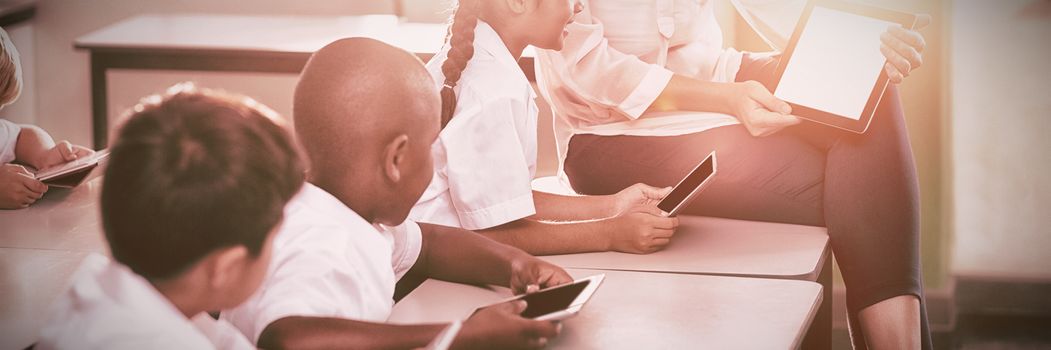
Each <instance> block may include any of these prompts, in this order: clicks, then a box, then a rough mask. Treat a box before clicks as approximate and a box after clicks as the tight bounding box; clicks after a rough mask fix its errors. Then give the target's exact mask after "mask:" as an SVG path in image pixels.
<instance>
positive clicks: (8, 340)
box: [0, 248, 88, 349]
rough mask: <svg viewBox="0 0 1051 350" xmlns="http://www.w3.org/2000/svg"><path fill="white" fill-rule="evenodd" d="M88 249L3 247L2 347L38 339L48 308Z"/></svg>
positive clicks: (0, 261)
mask: <svg viewBox="0 0 1051 350" xmlns="http://www.w3.org/2000/svg"><path fill="white" fill-rule="evenodd" d="M87 255H88V253H84V252H68V251H56V250H38V249H12V248H0V349H24V348H25V347H27V346H29V345H30V344H33V343H34V342H36V339H37V336H38V335H39V333H40V328H41V327H43V326H44V322H46V321H47V317H48V308H49V307H50V305H51V303H53V302H54V301H55V299H56V298H57V297H58V296H59V294H61V293H62V292H64V291H65V290H66V288H68V287H69V284H70V283H71V279H72V277H73V273H74V272H76V270H77V268H78V267H79V266H80V262H81V261H83V260H84V257H86V256H87Z"/></svg>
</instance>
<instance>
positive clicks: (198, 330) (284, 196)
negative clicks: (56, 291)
mask: <svg viewBox="0 0 1051 350" xmlns="http://www.w3.org/2000/svg"><path fill="white" fill-rule="evenodd" d="M176 89H177V90H178V91H175V92H173V93H172V94H170V95H168V96H166V97H163V98H161V97H159V96H157V97H153V98H151V99H147V100H144V101H148V102H144V103H143V104H140V105H139V106H136V107H135V108H134V109H133V111H134V113H132V115H131V116H130V117H129V118H128V120H127V122H126V123H125V124H124V126H123V127H122V128H121V131H120V133H119V136H118V138H117V140H116V143H115V144H114V145H113V147H112V148H111V154H110V160H109V164H108V167H107V169H106V174H105V178H104V180H103V188H102V198H101V206H102V222H103V227H104V230H105V232H106V239H107V241H108V243H109V247H110V251H111V252H112V254H113V257H114V260H116V262H111V261H108V260H107V259H105V258H103V257H101V256H98V255H92V256H89V257H88V258H87V260H86V261H85V262H84V263H83V265H82V266H81V268H80V271H78V272H77V274H76V276H75V277H74V284H73V286H72V287H71V288H70V290H69V291H68V292H66V293H65V294H64V295H63V296H62V297H61V298H60V300H59V302H58V303H57V305H55V309H54V310H53V312H52V315H51V318H50V321H48V324H47V326H46V327H45V328H44V330H43V331H42V334H41V340H40V343H39V345H38V348H40V349H51V348H56V349H66V348H78V349H79V348H87V349H95V348H98V349H102V348H105V349H132V348H134V349H161V348H163V349H208V348H223V349H229V348H246V349H247V348H254V347H253V346H252V344H251V343H249V342H248V341H247V340H246V339H244V337H243V336H242V335H241V334H240V333H239V332H237V330H236V329H234V328H233V327H232V326H230V325H229V324H227V323H225V322H222V321H216V320H214V319H212V318H211V317H210V316H209V315H208V313H207V312H208V311H217V310H220V309H223V308H229V307H233V306H236V305H238V304H240V303H241V302H243V301H244V300H245V299H247V298H248V297H249V296H250V295H251V294H252V293H253V292H254V291H255V290H256V289H257V288H258V287H259V285H260V283H261V281H262V280H263V277H264V276H265V274H266V270H267V267H268V265H269V262H270V255H271V254H270V247H271V242H272V237H273V235H274V234H273V233H274V232H275V231H276V230H277V228H278V227H279V225H280V223H281V221H282V218H283V209H284V206H285V203H287V202H288V201H289V199H291V198H292V196H294V195H295V193H297V192H298V191H299V189H300V187H302V184H303V181H304V172H305V167H304V165H303V162H302V161H301V158H300V157H299V155H298V153H297V148H296V147H295V144H294V142H293V140H292V138H291V137H290V135H289V134H288V132H287V131H286V130H285V129H284V128H282V127H281V126H279V125H278V124H276V123H275V122H277V121H278V120H277V119H275V116H276V115H275V114H274V113H273V112H272V111H270V110H269V109H267V108H266V107H265V106H262V105H259V104H257V103H255V102H254V101H251V100H250V99H247V98H243V97H236V96H231V95H225V94H222V93H218V92H213V91H207V90H196V89H194V88H193V87H192V86H190V87H186V86H183V87H177V88H176ZM150 101H152V102H150Z"/></svg>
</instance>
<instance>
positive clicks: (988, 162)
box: [949, 0, 1051, 282]
mask: <svg viewBox="0 0 1051 350" xmlns="http://www.w3.org/2000/svg"><path fill="white" fill-rule="evenodd" d="M951 13H952V31H951V34H952V35H951V36H950V44H951V47H952V49H951V54H950V57H951V58H952V62H951V69H950V77H949V78H950V79H951V110H952V116H953V118H952V123H951V128H950V130H951V133H952V134H951V135H952V149H953V151H952V163H951V164H952V168H951V169H952V172H953V186H952V194H953V197H954V198H955V215H954V216H953V221H952V225H953V228H954V232H955V240H954V242H953V244H952V252H953V255H954V256H953V263H952V272H953V273H954V274H955V275H957V276H968V277H978V278H992V279H998V280H1003V279H1007V280H1029V281H1043V282H1047V281H1051V269H1049V268H1048V267H1049V266H1051V215H1048V213H1049V211H1051V210H1049V208H1051V182H1049V181H1048V174H1051V138H1049V137H1048V136H1049V132H1051V99H1049V98H1048V97H1049V95H1048V92H1049V91H1051V69H1048V67H1047V62H1048V57H1051V45H1048V44H1047V43H1048V41H1047V38H1048V37H1051V2H1049V1H1046V0H1012V1H995V2H993V1H983V0H954V1H952V11H951Z"/></svg>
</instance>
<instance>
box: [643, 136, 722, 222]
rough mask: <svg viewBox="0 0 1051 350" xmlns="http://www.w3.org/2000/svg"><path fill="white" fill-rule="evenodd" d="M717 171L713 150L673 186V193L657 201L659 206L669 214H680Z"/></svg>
mask: <svg viewBox="0 0 1051 350" xmlns="http://www.w3.org/2000/svg"><path fill="white" fill-rule="evenodd" d="M716 171H718V168H717V167H716V164H715V151H712V153H709V154H708V157H706V158H704V160H703V161H701V162H700V163H698V164H697V166H695V167H693V170H691V171H690V173H689V174H686V177H684V178H682V180H680V181H679V183H678V184H676V185H675V187H674V188H672V190H671V193H669V194H668V195H667V196H665V197H664V198H663V199H661V201H660V203H657V208H660V210H662V211H664V212H665V213H668V216H675V215H678V214H679V212H680V211H682V209H683V208H686V206H687V205H689V204H690V202H692V201H693V199H694V198H697V194H699V193H701V190H703V189H704V188H705V187H707V186H708V184H709V183H711V181H710V180H711V179H712V177H714V176H715V173H716Z"/></svg>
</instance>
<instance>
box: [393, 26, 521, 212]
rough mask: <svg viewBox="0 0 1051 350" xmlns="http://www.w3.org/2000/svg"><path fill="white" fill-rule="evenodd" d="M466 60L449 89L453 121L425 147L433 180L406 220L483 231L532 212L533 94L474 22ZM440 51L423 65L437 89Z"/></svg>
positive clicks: (496, 42) (496, 39) (493, 36)
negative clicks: (453, 101) (471, 52)
mask: <svg viewBox="0 0 1051 350" xmlns="http://www.w3.org/2000/svg"><path fill="white" fill-rule="evenodd" d="M474 33H475V36H474V57H472V58H471V60H470V61H469V62H468V63H467V67H466V68H465V69H464V71H463V74H462V75H461V77H460V80H459V82H458V83H457V85H456V87H455V88H454V91H455V92H456V97H457V104H456V110H455V112H454V113H453V118H452V120H451V121H450V122H449V124H448V125H447V126H446V127H445V129H444V130H442V131H441V133H440V134H439V135H438V140H437V141H435V143H434V145H433V146H432V147H431V154H432V155H433V157H434V178H433V180H432V181H431V184H430V186H429V187H427V190H426V191H425V192H424V193H423V196H422V197H421V198H420V200H419V202H417V203H416V205H415V206H414V207H413V208H412V212H411V213H410V214H409V217H410V218H412V219H413V220H416V221H420V222H429V223H434V224H440V225H446V226H455V227H462V228H465V229H469V230H477V229H485V228H489V227H493V226H498V225H501V224H504V223H507V222H510V221H514V220H517V219H521V218H524V217H527V216H530V215H533V214H535V213H536V208H534V206H533V193H532V187H531V185H530V181H532V179H533V176H534V175H535V174H536V150H537V135H536V130H537V125H536V120H537V114H538V110H537V106H536V102H535V101H534V99H535V98H536V93H535V92H534V91H533V87H532V85H530V84H529V80H528V79H527V78H526V76H525V73H523V72H522V69H521V68H520V67H519V66H518V62H517V61H516V60H515V58H514V57H513V56H511V53H510V52H509V51H508V50H507V47H506V46H504V42H503V41H502V40H501V39H500V36H499V35H497V33H496V31H494V30H493V28H492V27H490V26H489V24H487V23H485V22H483V21H478V25H477V26H476V28H475V31H474ZM448 52H449V47H448V45H446V47H444V48H443V49H442V51H441V52H440V53H438V54H437V55H435V56H434V58H433V59H431V61H430V62H428V63H427V70H428V71H430V73H431V76H432V77H433V78H434V82H435V84H436V85H437V87H438V88H439V89H440V88H441V87H442V85H443V84H444V82H445V75H444V74H442V67H441V66H442V63H444V62H445V59H446V57H447V55H448Z"/></svg>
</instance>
